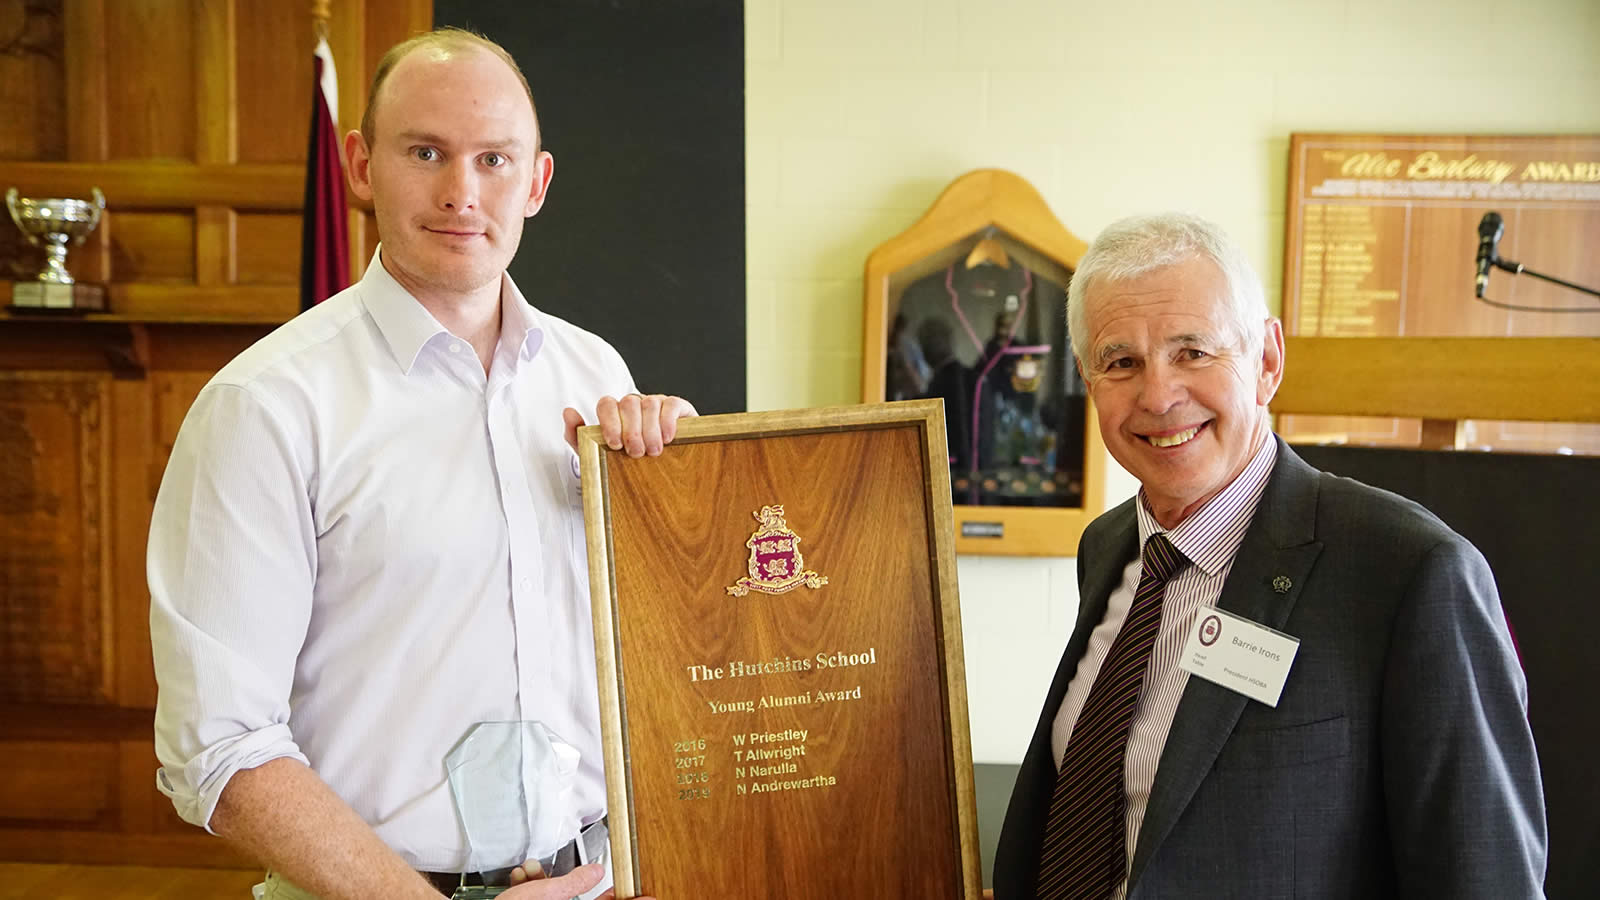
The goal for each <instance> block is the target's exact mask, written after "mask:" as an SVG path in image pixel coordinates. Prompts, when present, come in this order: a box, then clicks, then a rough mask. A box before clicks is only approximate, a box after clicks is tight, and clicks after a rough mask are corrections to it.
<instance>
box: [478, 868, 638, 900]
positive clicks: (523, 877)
mask: <svg viewBox="0 0 1600 900" xmlns="http://www.w3.org/2000/svg"><path fill="white" fill-rule="evenodd" d="M605 874H606V868H605V866H602V865H600V864H599V863H590V864H589V865H587V866H579V867H578V868H576V869H573V870H572V871H571V872H568V873H567V874H565V875H563V876H561V877H560V878H546V877H545V874H544V869H543V868H542V867H540V865H539V861H538V860H533V859H530V860H528V861H527V862H525V863H523V864H522V865H520V866H517V867H516V868H515V869H512V870H511V890H509V891H506V892H505V893H504V894H501V895H500V897H501V898H502V900H571V898H573V897H576V896H578V895H579V894H582V893H583V892H584V891H587V890H590V889H592V888H593V887H594V886H595V885H597V884H599V883H600V879H602V878H604V877H605ZM616 896H617V894H616V891H606V892H605V893H604V894H601V895H600V897H599V900H616ZM638 900H653V898H650V897H640V898H638Z"/></svg>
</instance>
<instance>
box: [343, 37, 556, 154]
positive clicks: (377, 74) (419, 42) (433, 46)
mask: <svg viewBox="0 0 1600 900" xmlns="http://www.w3.org/2000/svg"><path fill="white" fill-rule="evenodd" d="M470 49H478V50H485V51H488V52H489V53H492V54H494V55H495V56H496V57H498V58H499V59H500V61H501V62H503V63H505V64H506V65H507V66H509V67H510V68H511V71H512V72H514V73H515V74H516V76H517V80H518V81H520V82H522V89H523V90H524V91H526V92H527V94H528V106H529V107H530V108H532V110H533V135H534V137H533V149H534V150H536V151H537V150H538V149H539V144H540V142H541V139H542V138H543V135H544V132H543V130H542V129H540V127H539V107H538V104H536V103H534V102H533V88H532V87H531V86H529V84H528V76H526V75H524V74H522V67H521V66H519V65H517V61H516V60H514V59H512V58H511V54H510V53H508V52H506V48H504V47H502V46H500V45H499V44H497V43H495V42H494V41H491V40H489V39H488V38H487V37H485V36H483V35H481V34H479V33H477V32H476V31H468V30H467V29H465V28H457V27H455V26H454V25H446V26H444V27H443V28H435V29H433V30H432V31H424V32H423V33H421V34H418V35H414V36H412V37H409V38H406V39H405V40H403V41H401V42H400V43H398V44H395V45H394V46H393V47H390V48H389V52H387V53H385V54H383V59H380V60H378V68H377V69H375V70H374V71H373V73H372V87H371V88H369V89H368V90H367V109H366V112H364V113H362V115H361V136H362V137H363V138H365V139H366V141H367V145H368V146H371V145H372V137H373V134H374V126H373V110H374V109H375V108H376V107H377V105H378V91H379V90H380V89H381V88H382V87H383V83H384V82H385V81H387V80H388V79H389V73H390V72H393V71H394V67H395V66H397V65H399V64H400V60H402V59H405V58H406V57H407V56H410V55H411V53H412V51H415V50H470Z"/></svg>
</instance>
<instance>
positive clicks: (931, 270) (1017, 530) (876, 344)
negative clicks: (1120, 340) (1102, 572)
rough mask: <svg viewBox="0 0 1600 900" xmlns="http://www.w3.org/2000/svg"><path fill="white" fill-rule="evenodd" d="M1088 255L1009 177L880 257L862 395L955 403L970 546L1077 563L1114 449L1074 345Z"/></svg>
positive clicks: (1035, 196) (869, 300)
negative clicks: (1075, 307)
mask: <svg viewBox="0 0 1600 900" xmlns="http://www.w3.org/2000/svg"><path fill="white" fill-rule="evenodd" d="M1085 249H1086V247H1085V244H1084V242H1083V241H1081V240H1079V239H1078V238H1077V237H1075V236H1074V235H1073V234H1072V233H1071V232H1070V231H1068V230H1067V229H1066V228H1065V227H1064V226H1063V225H1062V224H1061V222H1060V221H1059V220H1057V219H1056V217H1055V215H1054V214H1052V213H1051V211H1050V208H1049V207H1048V206H1047V205H1046V204H1045V202H1044V200H1043V198H1041V197H1040V196H1039V193H1038V191H1036V190H1034V189H1033V187H1032V186H1031V185H1029V184H1028V183H1027V182H1026V181H1024V180H1023V179H1022V178H1020V177H1018V176H1017V175H1014V174H1012V173H1010V172H1005V171H1001V170H998V169H982V170H979V171H975V172H969V173H967V174H966V175H963V176H961V177H960V178H958V179H956V180H955V181H954V182H953V183H952V184H951V185H950V186H949V187H948V188H946V189H945V191H944V192H943V193H942V194H941V195H940V196H939V198H938V200H936V201H935V202H934V204H933V206H932V207H931V208H929V210H928V212H927V213H926V214H924V215H923V216H922V218H921V219H920V220H918V221H917V223H916V224H915V225H913V226H911V228H909V229H908V230H906V231H905V232H903V233H901V234H899V235H897V236H895V237H893V238H891V239H889V240H888V241H886V242H885V243H883V244H882V245H880V246H879V247H878V248H877V249H876V250H874V251H873V252H872V254H871V255H870V256H869V257H868V258H867V266H866V279H865V292H866V293H865V304H864V307H865V316H866V320H865V325H864V327H863V329H862V332H863V339H864V342H865V346H864V347H863V350H862V373H861V399H862V401H863V402H875V401H881V400H910V399H922V398H937V399H941V400H943V401H944V410H945V428H946V432H947V434H948V438H949V464H950V484H951V492H952V495H953V496H952V500H953V501H954V504H955V520H956V522H955V534H956V550H957V552H959V553H988V554H1003V555H1013V556H1072V555H1075V554H1076V553H1077V546H1078V536H1079V535H1080V534H1082V532H1083V528H1084V526H1085V525H1087V524H1088V523H1089V521H1090V520H1091V519H1092V518H1093V517H1094V516H1095V515H1097V514H1098V513H1099V512H1100V510H1101V506H1102V500H1103V484H1104V466H1105V451H1104V446H1103V444H1102V443H1101V441H1100V435H1099V432H1098V430H1097V429H1096V426H1095V421H1094V415H1093V411H1092V410H1091V409H1090V404H1089V398H1088V391H1087V389H1086V388H1085V386H1084V383H1083V380H1082V378H1081V377H1080V375H1079V373H1078V368H1077V363H1076V360H1075V358H1074V356H1073V353H1072V348H1071V344H1070V341H1069V340H1068V336H1067V323H1066V289H1067V283H1068V280H1069V279H1070V278H1071V277H1072V271H1073V270H1074V269H1075V268H1076V266H1077V264H1078V260H1079V259H1081V258H1082V256H1083V253H1084V250H1085Z"/></svg>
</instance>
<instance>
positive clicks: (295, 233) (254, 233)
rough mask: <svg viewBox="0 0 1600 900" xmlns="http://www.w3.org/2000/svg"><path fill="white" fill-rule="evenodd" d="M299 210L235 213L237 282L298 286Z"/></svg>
mask: <svg viewBox="0 0 1600 900" xmlns="http://www.w3.org/2000/svg"><path fill="white" fill-rule="evenodd" d="M300 222H301V216H300V214H299V213H298V212H295V213H283V212H242V213H240V214H239V216H238V225H237V228H238V230H237V238H238V245H239V254H238V258H239V269H238V272H237V276H238V282H239V283H240V284H285V285H294V286H295V288H296V290H298V288H299V286H300Z"/></svg>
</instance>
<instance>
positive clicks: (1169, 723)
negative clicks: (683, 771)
mask: <svg viewBox="0 0 1600 900" xmlns="http://www.w3.org/2000/svg"><path fill="white" fill-rule="evenodd" d="M1068 310H1069V322H1070V326H1071V332H1072V342H1073V350H1074V352H1075V353H1076V354H1077V357H1078V360H1079V366H1080V369H1081V370H1082V372H1083V376H1084V378H1085V380H1086V381H1087V383H1088V385H1089V390H1090V395H1091V397H1092V398H1093V400H1094V404H1095V408H1096V410H1097V413H1098V415H1099V421H1100V430H1101V432H1102V434H1103V436H1104V438H1105V442H1106V446H1107V447H1108V449H1109V450H1110V451H1111V454H1112V456H1114V457H1115V458H1116V459H1117V461H1118V462H1120V463H1121V464H1122V465H1123V467H1125V468H1126V469H1127V470H1128V471H1129V472H1131V473H1133V475H1135V476H1136V477H1137V478H1138V479H1139V481H1140V485H1141V486H1140V491H1139V494H1138V496H1137V497H1135V498H1134V499H1132V500H1130V501H1128V502H1127V503H1124V504H1122V505H1121V506H1119V507H1117V508H1116V509H1113V510H1111V511H1110V512H1108V513H1106V514H1105V515H1103V516H1101V517H1100V518H1099V519H1097V520H1096V521H1095V522H1094V523H1093V524H1092V525H1090V526H1089V528H1088V530H1087V531H1085V533H1084V535H1083V540H1082V542H1081V545H1080V549H1079V557H1078V585H1079V597H1080V604H1081V605H1080V609H1079V614H1078V622H1077V627H1076V629H1075V630H1074V632H1073V635H1072V638H1071V640H1070V641H1069V642H1068V644H1067V649H1066V653H1065V655H1064V656H1063V657H1062V660H1061V665H1060V668H1059V669H1058V670H1057V672H1056V676H1055V679H1054V682H1053V683H1052V684H1051V686H1050V692H1049V694H1048V696H1047V698H1046V700H1045V705H1044V711H1043V714H1042V715H1041V717H1040V720H1039V725H1038V728H1037V730H1036V731H1035V733H1034V737H1033V741H1032V743H1031V744H1030V746H1029V748H1028V751H1027V755H1026V757H1025V758H1024V760H1023V763H1022V768H1021V771H1020V773H1019V776H1018V779H1017V784H1016V788H1015V790H1014V791H1013V793H1012V796H1011V805H1010V808H1009V809H1008V811H1007V814H1006V820H1005V827H1004V829H1003V830H1002V832H1001V835H1000V844H999V848H998V851H997V854H996V859H995V869H994V883H995V891H994V894H995V896H996V897H997V898H999V900H1018V898H1025V897H1028V898H1031V897H1039V898H1049V900H1055V898H1094V900H1123V898H1128V900H1156V898H1211V897H1239V898H1250V900H1264V898H1276V897H1310V898H1362V900H1371V898H1383V897H1406V898H1414V897H1439V898H1452V900H1461V898H1485V900H1489V898H1492V900H1513V898H1528V897H1542V896H1543V881H1544V873H1545V844H1546V841H1545V813H1544V797H1543V791H1542V788H1541V785H1540V781H1539V767H1538V760H1537V758H1536V756H1535V754H1534V746H1533V736H1532V733H1531V732H1530V731H1529V728H1528V721H1527V714H1526V713H1527V686H1526V682H1525V681H1524V679H1523V676H1522V672H1521V669H1520V667H1519V665H1518V663H1517V659H1516V654H1515V651H1514V650H1513V647H1512V644H1511V640H1510V637H1509V634H1508V632H1507V629H1506V625H1505V621H1504V618H1503V614H1502V612H1501V608H1500V601H1499V598H1498V596H1497V594H1496V591H1495V585H1494V579H1493V576H1492V575H1491V574H1490V572H1489V569H1488V566H1487V564H1486V563H1485V562H1484V560H1483V557H1482V556H1481V555H1480V554H1479V553H1478V552H1477V550H1476V549H1474V548H1473V547H1472V545H1471V544H1469V543H1468V542H1467V541H1466V540H1465V539H1463V538H1462V537H1460V536H1459V535H1457V534H1455V533H1454V532H1452V531H1451V530H1450V529H1449V528H1448V527H1446V526H1445V525H1444V524H1443V523H1442V522H1440V521H1439V520H1438V519H1437V518H1435V517H1434V516H1433V515H1431V514H1430V513H1428V512H1427V510H1425V509H1423V508H1422V507H1420V506H1417V505H1416V504H1414V503H1411V502H1409V501H1406V500H1404V499H1401V498H1400V497H1397V496H1395V495H1393V494H1390V493H1386V492H1384V491H1380V490H1377V489H1374V488H1371V487H1367V486H1366V485H1362V484H1360V483H1358V482H1354V481H1350V480H1348V479H1342V478H1336V477H1334V476H1332V475H1328V474H1326V473H1323V472H1319V471H1317V470H1315V469H1313V468H1311V467H1310V466H1308V465H1307V464H1306V463H1304V462H1303V461H1301V459H1300V458H1299V457H1298V456H1296V455H1295V453H1294V452H1293V451H1292V450H1290V449H1289V447H1288V446H1287V445H1286V444H1284V443H1283V442H1282V441H1281V440H1280V439H1278V438H1277V437H1276V436H1275V435H1273V434H1272V431H1271V422H1270V419H1269V417H1268V411H1267V404H1268V403H1269V402H1270V401H1271V399H1272V397H1273V394H1274V393H1275V392H1276V391H1277V388H1278V385H1279V383H1280V381H1281V380H1282V375H1283V365H1284V344H1283V330H1282V326H1281V325H1280V323H1279V322H1278V321H1276V320H1275V319H1272V318H1270V317H1269V316H1268V315H1267V310H1266V305H1265V303H1264V301H1263V298H1262V294H1261V288H1260V282H1259V281H1258V279H1257V278H1256V276H1255V274H1254V272H1253V271H1251V268H1250V266H1249V263H1248V262H1247V261H1246V260H1245V259H1244V257H1243V255H1242V254H1241V253H1240V252H1239V250H1238V248H1237V247H1235V246H1234V245H1232V244H1231V243H1230V242H1229V241H1228V239H1227V238H1226V237H1225V236H1224V235H1223V234H1222V233H1221V232H1220V231H1219V230H1218V229H1217V228H1216V227H1215V226H1213V225H1211V224H1209V223H1207V222H1205V221H1203V220H1200V219H1196V218H1193V217H1189V216H1178V215H1168V216H1158V217H1150V218H1141V219H1129V220H1125V221H1123V222H1119V223H1117V224H1115V225H1113V226H1111V227H1110V228H1109V229H1107V230H1106V232H1105V233H1103V234H1102V235H1101V236H1100V237H1099V238H1098V239H1097V240H1096V241H1095V243H1094V245H1093V246H1092V247H1091V248H1090V249H1089V252H1088V254H1087V255H1085V257H1084V258H1083V260H1082V262H1081V264H1080V266H1079V268H1078V270H1077V272H1076V273H1075V275H1074V278H1073V281H1072V284H1071V289H1070V293H1069V299H1068ZM1394 375H1395V377H1397V378H1404V377H1405V373H1404V372H1403V371H1402V372H1396V373H1394ZM1142 560H1143V561H1142ZM1224 635H1226V637H1223V636H1224ZM1285 636H1287V637H1285ZM1219 637H1223V639H1220V640H1219ZM1287 639H1293V640H1297V641H1298V642H1299V643H1298V648H1297V649H1296V650H1294V651H1293V653H1292V655H1290V653H1288V652H1273V653H1264V651H1262V650H1261V649H1260V648H1261V647H1267V646H1274V647H1285V646H1290V645H1288V644H1285V643H1284V642H1285V641H1286V640H1287ZM1263 654H1264V655H1263ZM1202 657H1203V658H1205V659H1209V660H1210V662H1204V661H1203V660H1202V662H1199V663H1197V662H1196V659H1197V658H1202ZM1197 667H1198V668H1205V669H1206V671H1207V673H1208V676H1207V677H1209V678H1216V679H1218V680H1217V681H1215V682H1214V681H1212V680H1207V678H1203V677H1201V676H1199V675H1192V674H1191V672H1192V671H1195V670H1196V669H1197ZM1247 667H1248V668H1247ZM1223 669H1226V671H1222V670H1223ZM1241 673H1243V674H1241ZM1225 684H1226V685H1227V686H1225ZM1280 688H1281V694H1280V695H1278V696H1277V697H1276V705H1269V702H1267V701H1270V700H1271V699H1273V697H1272V694H1273V693H1274V691H1275V690H1277V689H1280ZM1240 690H1244V691H1247V692H1250V693H1252V694H1255V695H1256V699H1250V698H1247V697H1246V696H1245V694H1243V693H1240Z"/></svg>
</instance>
